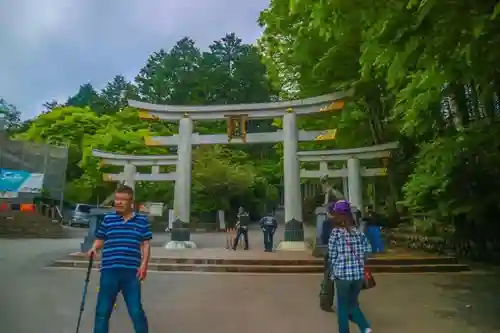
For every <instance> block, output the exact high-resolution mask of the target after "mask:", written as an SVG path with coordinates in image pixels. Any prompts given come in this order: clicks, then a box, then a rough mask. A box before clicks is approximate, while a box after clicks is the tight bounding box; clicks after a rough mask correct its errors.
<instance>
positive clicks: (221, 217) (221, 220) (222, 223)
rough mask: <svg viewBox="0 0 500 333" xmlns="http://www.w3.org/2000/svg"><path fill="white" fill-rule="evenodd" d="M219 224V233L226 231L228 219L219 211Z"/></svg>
mask: <svg viewBox="0 0 500 333" xmlns="http://www.w3.org/2000/svg"><path fill="white" fill-rule="evenodd" d="M217 222H218V223H219V231H226V217H225V214H224V211H223V210H220V209H219V210H218V211H217Z"/></svg>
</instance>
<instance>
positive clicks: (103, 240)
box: [88, 185, 153, 333]
mask: <svg viewBox="0 0 500 333" xmlns="http://www.w3.org/2000/svg"><path fill="white" fill-rule="evenodd" d="M133 199H134V191H133V189H132V188H131V187H128V186H125V185H122V186H120V187H119V188H118V189H117V190H116V192H115V211H116V212H115V213H112V214H108V215H106V216H105V217H104V221H103V222H102V223H101V225H100V226H99V228H98V229H97V231H96V238H97V239H96V241H95V242H94V245H93V246H92V249H91V250H90V251H89V253H88V254H89V255H95V254H96V253H97V251H99V250H100V249H102V259H101V279H100V288H99V295H98V297H97V306H96V313H95V323H94V333H108V332H109V318H110V317H111V312H112V311H113V305H114V304H115V300H116V297H117V295H118V293H119V292H120V291H121V292H122V295H123V299H124V300H125V303H126V304H127V309H128V312H129V314H130V317H131V319H132V323H133V325H134V330H135V332H136V333H148V321H147V318H146V314H145V313H144V310H143V308H142V303H141V281H143V280H144V279H145V278H146V274H147V269H148V261H149V256H150V244H149V241H150V240H151V238H152V236H153V235H152V233H151V229H150V226H149V222H148V218H147V217H146V216H144V215H140V214H137V213H135V212H134V207H133Z"/></svg>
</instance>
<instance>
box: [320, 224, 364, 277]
mask: <svg viewBox="0 0 500 333" xmlns="http://www.w3.org/2000/svg"><path fill="white" fill-rule="evenodd" d="M370 252H371V247H370V244H369V243H368V240H367V239H366V237H365V235H364V234H363V233H362V232H361V231H359V230H358V229H356V228H353V229H352V231H351V232H348V231H347V230H345V229H341V228H334V229H333V230H332V233H331V234H330V239H329V240H328V257H329V260H330V272H331V275H330V278H331V279H332V280H334V279H339V280H350V281H352V280H362V279H363V277H364V268H365V260H364V259H365V255H366V254H367V253H370Z"/></svg>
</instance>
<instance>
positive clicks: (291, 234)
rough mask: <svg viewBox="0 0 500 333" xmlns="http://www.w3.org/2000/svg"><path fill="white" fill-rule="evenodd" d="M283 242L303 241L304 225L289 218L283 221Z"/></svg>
mask: <svg viewBox="0 0 500 333" xmlns="http://www.w3.org/2000/svg"><path fill="white" fill-rule="evenodd" d="M284 240H285V242H304V225H303V224H302V222H300V221H298V220H296V219H291V220H290V221H288V222H285V238H284Z"/></svg>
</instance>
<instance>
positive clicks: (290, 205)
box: [278, 109, 306, 250]
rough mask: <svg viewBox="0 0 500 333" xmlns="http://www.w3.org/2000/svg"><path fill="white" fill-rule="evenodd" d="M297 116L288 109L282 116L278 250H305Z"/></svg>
mask: <svg viewBox="0 0 500 333" xmlns="http://www.w3.org/2000/svg"><path fill="white" fill-rule="evenodd" d="M297 149H298V130H297V115H296V114H295V112H293V110H292V109H288V110H287V112H286V113H285V115H284V116H283V167H284V171H283V173H284V185H285V190H284V192H285V193H284V195H285V239H284V241H283V242H282V243H281V244H279V246H278V250H305V249H306V247H305V243H304V227H303V225H302V196H301V193H300V164H299V159H298V157H297Z"/></svg>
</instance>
